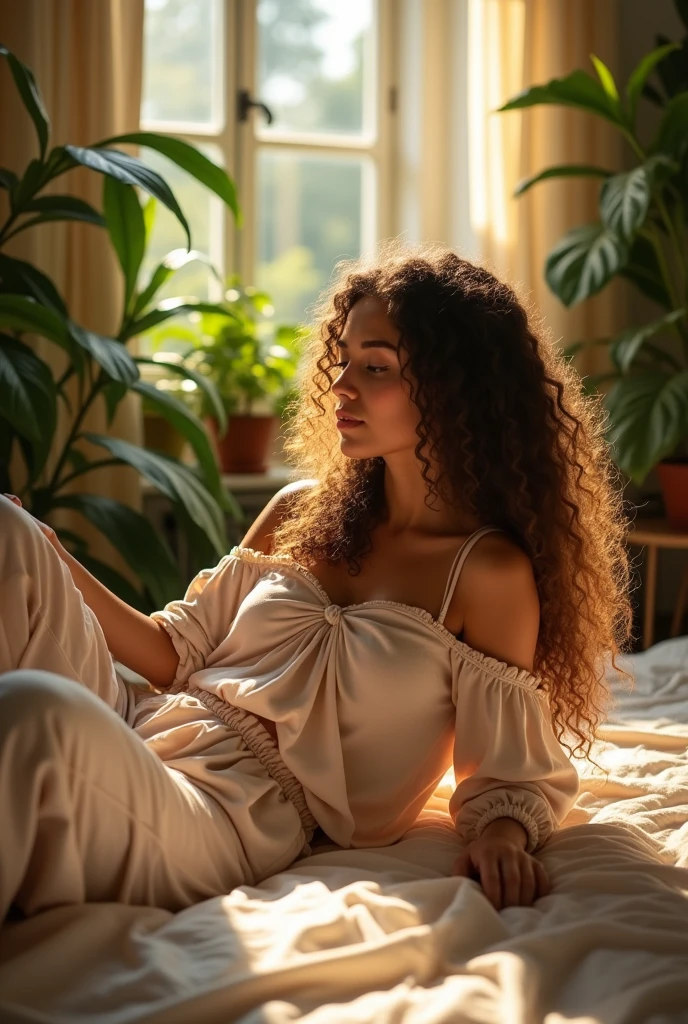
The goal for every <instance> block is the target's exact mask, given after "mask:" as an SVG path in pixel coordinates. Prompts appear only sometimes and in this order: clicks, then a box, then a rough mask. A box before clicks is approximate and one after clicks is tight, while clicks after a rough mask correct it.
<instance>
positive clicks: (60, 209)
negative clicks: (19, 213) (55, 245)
mask: <svg viewBox="0 0 688 1024" xmlns="http://www.w3.org/2000/svg"><path fill="white" fill-rule="evenodd" d="M24 210H25V211H26V213H37V214H39V216H38V217H34V218H33V219H32V220H31V221H28V222H27V223H26V224H24V225H23V227H27V226H28V225H29V224H43V223H44V222H46V221H52V220H78V221H83V222H84V223H86V224H95V225H96V227H99V228H102V227H104V226H105V220H104V219H103V216H102V214H100V213H98V211H97V210H96V209H95V207H93V206H91V204H90V203H87V202H85V201H84V200H83V199H77V197H76V196H36V197H35V198H34V199H31V200H30V201H29V202H28V203H26V204H25V206H24Z"/></svg>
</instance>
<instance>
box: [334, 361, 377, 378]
mask: <svg viewBox="0 0 688 1024" xmlns="http://www.w3.org/2000/svg"><path fill="white" fill-rule="evenodd" d="M347 362H348V360H347ZM346 365H347V363H346V362H343V363H335V364H334V368H335V369H337V370H339V369H341V367H343V366H346ZM386 369H387V367H386V366H366V370H379V371H380V372H381V373H383V372H384V371H385V370H386ZM374 376H377V374H374Z"/></svg>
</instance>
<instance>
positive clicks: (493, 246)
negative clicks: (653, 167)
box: [467, 0, 626, 375]
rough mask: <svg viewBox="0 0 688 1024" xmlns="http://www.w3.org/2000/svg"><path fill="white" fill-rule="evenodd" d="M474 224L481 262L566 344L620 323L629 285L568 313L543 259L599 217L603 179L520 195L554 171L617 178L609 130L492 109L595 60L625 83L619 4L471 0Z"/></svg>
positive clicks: (589, 366)
mask: <svg viewBox="0 0 688 1024" xmlns="http://www.w3.org/2000/svg"><path fill="white" fill-rule="evenodd" d="M468 2H469V8H468V37H469V38H468V47H467V52H468V61H469V67H468V75H467V79H468V95H467V101H468V112H467V113H468V149H469V156H468V159H469V177H470V195H471V202H470V220H471V227H472V231H473V233H474V237H475V238H476V243H477V246H478V249H479V252H480V255H481V256H482V257H483V258H484V259H485V260H486V261H487V262H488V264H489V265H490V266H491V267H492V269H493V270H494V271H495V273H497V274H504V276H505V277H507V278H508V280H509V281H511V282H512V283H514V284H520V285H521V287H522V292H523V293H524V294H526V295H529V297H530V299H531V301H532V302H533V303H534V305H535V307H536V308H537V309H538V310H539V311H540V312H541V313H542V315H543V317H544V318H545V321H546V324H547V325H548V327H549V328H550V329H551V330H552V332H553V335H554V337H555V338H557V339H561V342H562V344H564V345H565V344H568V343H570V342H572V341H575V340H577V339H579V338H593V337H598V336H604V335H609V334H611V333H613V332H615V331H616V330H619V329H620V328H621V327H623V326H624V325H625V324H624V319H623V316H624V308H625V302H626V291H625V285H624V284H623V283H622V282H619V281H615V282H613V283H612V284H611V285H610V286H608V287H607V288H606V289H605V290H604V291H603V292H602V293H601V294H600V295H598V296H596V297H595V298H593V299H591V300H589V301H587V302H584V303H582V304H580V305H578V306H576V307H574V308H573V309H570V310H567V309H566V308H565V307H564V306H563V305H562V304H561V302H560V301H559V300H558V299H557V298H556V296H554V295H553V294H552V292H551V291H550V290H549V288H548V287H547V284H546V283H545V280H544V263H545V258H546V256H547V253H548V252H549V251H550V249H551V248H552V247H553V245H554V244H555V243H556V242H557V241H558V239H559V238H560V237H561V236H562V235H563V234H565V232H566V231H568V230H569V229H570V228H573V227H576V226H577V225H579V224H583V223H586V222H589V221H593V220H597V219H598V213H597V195H598V190H599V181H598V180H595V179H589V180H585V179H580V178H563V179H559V180H556V179H555V180H552V181H545V182H542V183H539V184H538V185H535V186H534V187H533V189H532V190H531V191H530V192H527V193H526V194H525V195H523V196H522V197H520V198H518V199H514V198H512V197H513V191H514V188H515V186H516V185H517V183H518V182H519V180H520V179H521V178H523V177H526V176H527V175H530V174H533V173H535V172H536V171H538V170H541V169H544V168H545V167H549V166H552V165H554V164H566V163H591V164H597V165H600V166H602V167H607V168H609V169H610V170H613V171H614V170H621V167H622V164H621V161H622V149H621V141H620V135H619V133H618V132H616V131H615V130H614V128H613V126H612V125H608V124H607V123H606V122H604V121H601V120H600V119H599V118H596V117H593V116H591V115H588V114H585V113H583V112H582V111H577V110H574V109H572V108H569V107H559V106H556V107H555V106H544V105H543V106H539V107H535V108H532V109H530V110H526V111H523V112H521V111H509V112H506V113H503V114H497V113H491V112H492V111H494V110H496V109H497V108H498V107H500V106H501V105H502V104H503V103H505V102H506V100H508V99H511V98H512V97H513V96H515V95H516V94H517V93H518V92H521V91H522V90H523V89H525V88H527V87H529V86H531V85H541V84H543V83H545V82H547V81H549V80H550V79H551V78H559V77H562V76H564V75H566V74H568V73H569V72H571V71H573V70H574V69H576V68H582V69H583V70H586V71H589V72H590V73H591V74H594V70H593V67H592V64H591V62H590V54H591V53H594V54H596V55H597V56H598V57H600V58H601V59H602V60H603V61H604V62H605V63H606V64H607V65H608V66H609V67H610V69H611V71H612V73H613V74H614V75H615V77H616V78H617V81H618V34H619V13H620V12H619V7H618V0H604V3H600V2H599V0H468ZM607 360H608V357H607V355H606V352H605V351H604V350H603V349H599V348H594V349H589V350H587V351H586V352H584V353H580V354H579V356H578V357H577V358H576V366H577V367H578V370H579V372H580V373H582V374H584V375H585V374H589V373H596V372H600V371H602V370H604V369H606V368H607V367H608V361H607Z"/></svg>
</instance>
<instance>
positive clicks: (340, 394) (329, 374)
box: [0, 247, 632, 916]
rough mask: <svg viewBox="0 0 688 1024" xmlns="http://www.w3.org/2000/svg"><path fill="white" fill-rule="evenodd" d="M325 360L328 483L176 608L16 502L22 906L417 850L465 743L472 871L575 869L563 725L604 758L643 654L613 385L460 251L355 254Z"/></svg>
mask: <svg viewBox="0 0 688 1024" xmlns="http://www.w3.org/2000/svg"><path fill="white" fill-rule="evenodd" d="M302 368H303V372H302V383H301V399H300V402H299V404H298V408H297V409H296V410H295V415H294V417H293V419H292V420H291V425H290V428H289V435H288V437H287V441H286V450H287V453H288V454H289V455H291V457H292V461H293V462H294V463H295V464H296V466H297V467H298V468H299V469H300V470H301V472H302V475H303V476H304V479H303V480H301V481H300V482H299V483H297V484H291V485H289V486H287V487H284V488H283V489H282V490H281V491H280V492H279V493H278V494H277V495H276V496H275V498H274V499H273V500H272V501H271V502H270V503H269V504H268V506H267V508H266V509H265V510H264V512H263V513H262V514H261V515H260V516H259V517H258V519H257V520H256V521H255V523H254V524H253V525H252V526H251V528H250V529H249V531H248V533H247V534H246V536H245V537H244V538H243V540H242V543H241V545H239V546H238V547H235V548H233V549H232V551H231V552H230V554H229V555H227V556H225V557H224V558H223V559H222V560H221V561H220V563H219V564H218V565H217V566H216V567H215V568H214V569H208V570H204V571H203V572H201V573H200V574H199V575H198V576H197V577H196V578H195V579H194V580H193V581H192V583H191V584H190V586H189V589H188V591H187V593H186V596H185V598H184V600H180V601H173V602H171V603H170V604H168V605H167V606H166V608H165V609H164V610H162V611H159V612H155V613H153V614H152V615H151V616H150V617H148V616H145V615H143V614H141V613H139V612H137V611H135V610H133V609H131V608H129V607H128V606H127V605H125V604H124V603H123V602H121V601H120V600H118V599H117V598H116V597H114V596H113V595H112V594H111V593H109V592H108V591H107V589H106V588H105V587H103V586H102V585H101V584H100V583H99V582H97V581H96V580H95V579H94V578H93V577H92V576H90V575H89V573H88V572H87V571H86V570H85V569H84V568H83V567H82V566H81V565H80V564H79V563H78V562H77V561H76V559H74V558H73V557H72V556H71V555H70V554H69V553H68V552H67V551H65V549H64V548H63V547H62V546H61V544H60V543H59V541H58V540H57V538H56V537H55V535H54V533H53V532H52V531H51V530H49V528H48V527H46V526H44V525H43V524H38V523H37V522H36V521H35V520H34V519H33V518H32V517H31V516H30V515H28V514H27V513H26V512H25V511H23V510H22V509H20V508H18V507H16V504H17V501H16V500H15V501H14V502H13V501H11V500H8V499H7V498H5V499H0V513H1V514H2V530H1V531H0V532H1V537H2V540H1V541H0V559H1V562H0V579H2V591H1V600H2V608H1V611H2V615H1V616H0V618H1V619H2V626H1V627H0V671H1V672H5V673H7V674H6V675H4V676H3V677H2V678H1V679H0V700H1V702H2V708H1V709H0V728H1V729H2V747H1V750H2V755H1V756H2V761H1V764H0V786H1V792H0V802H1V804H2V806H3V808H4V809H5V810H4V814H5V818H8V817H9V821H6V823H5V826H6V827H5V829H4V837H3V839H2V842H1V846H0V848H1V854H0V857H1V868H2V870H1V871H0V911H1V912H2V914H3V916H4V914H5V913H6V912H7V910H8V908H9V907H10V906H11V905H12V904H14V907H15V908H16V909H18V910H19V911H20V912H22V913H24V914H30V913H35V912H36V911H38V910H41V909H44V908H47V907H49V906H52V905H55V904H56V903H64V902H78V901H82V900H116V901H121V902H131V903H143V904H152V905H158V906H162V907H166V908H168V909H171V910H177V909H181V908H182V907H185V906H189V905H190V904H192V903H195V902H198V901H200V900H202V899H204V898H207V897H210V896H214V895H219V894H221V893H225V892H227V891H228V890H229V889H231V888H232V887H233V886H236V885H241V884H255V883H256V882H258V881H260V880H261V879H263V878H265V877H267V876H268V875H269V874H272V873H275V872H277V871H280V870H283V869H285V868H286V867H288V865H289V864H291V863H293V861H294V860H295V859H297V858H299V857H300V856H303V855H305V854H308V853H309V852H310V849H311V847H310V845H309V844H310V842H311V841H312V839H313V837H314V835H315V833H316V831H317V832H318V834H319V835H324V836H325V837H327V838H329V839H330V840H332V841H334V842H335V843H337V844H339V845H340V846H342V847H363V846H368V847H370V846H383V845H387V844H390V843H394V842H396V841H397V840H398V839H400V838H401V837H402V836H403V835H404V833H405V832H406V831H407V830H408V828H409V827H410V826H411V825H412V824H413V822H414V820H416V818H417V816H418V814H419V812H420V811H421V809H422V807H423V806H424V804H425V803H426V801H427V799H428V798H429V796H430V795H431V794H432V792H433V790H434V789H435V787H436V785H437V783H438V781H439V780H440V778H441V777H442V776H443V775H444V773H445V771H446V769H447V767H448V766H449V764H451V763H452V761H453V765H454V770H455V774H456V782H457V785H456V789H455V791H454V793H453V795H452V798H451V802H450V805H449V809H450V812H451V815H452V819H453V821H454V826H455V828H456V831H457V834H458V836H459V838H460V839H461V841H462V843H463V849H462V852H461V854H460V855H459V857H458V858H457V861H456V863H455V865H454V868H453V870H454V873H456V874H464V875H471V876H472V877H474V878H475V879H476V880H478V881H479V882H480V884H481V885H482V888H483V890H484V892H485V894H486V896H487V897H488V898H489V899H490V900H491V902H492V903H493V905H494V906H495V907H496V908H498V909H500V908H501V907H504V906H512V905H519V904H520V905H526V906H527V905H530V904H532V902H533V901H534V900H535V899H536V898H538V897H539V896H543V895H545V894H546V892H547V891H548V887H549V882H548V879H547V877H546V874H545V872H544V869H543V867H542V865H541V863H540V862H539V861H538V860H537V859H536V858H535V857H534V856H533V855H534V853H535V852H536V851H538V850H540V849H541V848H542V846H543V844H544V843H545V842H546V841H547V839H548V837H549V836H550V835H551V833H552V831H553V830H554V829H555V828H556V827H557V826H558V824H559V823H560V822H561V821H562V820H563V818H564V817H565V816H566V814H567V813H568V811H569V810H570V808H571V807H572V806H573V803H574V802H575V799H576V796H577V793H578V789H579V783H578V775H577V772H576V769H575V767H574V766H573V764H572V763H571V761H570V760H569V758H568V757H567V755H566V753H565V752H564V749H563V745H562V744H563V743H564V742H565V741H564V736H565V735H567V736H568V738H569V739H570V740H572V741H574V743H575V744H576V745H575V747H572V746H571V745H570V744H568V743H567V744H566V745H567V747H568V752H569V754H571V755H577V754H578V752H579V751H580V750H581V749H583V750H584V751H585V752H586V754H589V752H590V746H591V743H592V739H593V736H594V729H595V726H596V724H597V722H598V721H599V716H600V715H602V714H603V713H604V712H605V710H606V706H607V705H606V704H605V702H606V701H608V697H609V694H608V693H607V690H606V688H605V685H604V666H605V664H606V661H607V659H608V657H609V655H610V654H611V656H612V664H613V665H614V667H615V668H616V669H617V671H619V672H621V673H622V674H625V675H628V674H627V673H624V672H623V669H622V668H620V667H619V666H618V665H617V664H616V662H615V661H614V658H615V656H616V654H617V653H619V652H620V651H621V650H622V647H621V645H622V644H623V643H624V642H625V641H626V640H627V639H628V638H629V633H630V626H631V621H632V620H631V607H630V601H629V596H628V563H627V557H626V553H625V547H624V543H623V538H624V532H625V526H624V516H623V512H622V499H621V496H620V490H619V488H618V487H616V486H615V483H614V482H613V481H612V464H611V462H610V459H609V456H608V451H607V446H606V443H605V441H604V440H603V437H602V417H601V415H600V412H599V407H598V405H597V403H596V401H595V400H593V399H586V398H584V396H583V395H582V393H581V390H580V384H579V378H578V376H577V374H576V373H575V371H574V370H572V369H571V368H570V367H569V366H568V364H567V363H566V362H565V361H564V360H563V359H562V357H561V356H560V355H559V353H558V352H557V351H556V349H555V347H554V346H553V345H552V343H551V342H550V341H549V340H548V339H547V337H546V336H545V334H544V332H543V331H541V330H539V329H538V328H537V327H536V326H535V324H534V323H533V322H532V321H531V322H530V323H529V320H528V316H527V314H526V311H525V310H524V308H523V306H522V305H521V304H520V303H519V301H518V299H517V298H516V296H515V295H514V293H513V291H512V290H511V289H510V288H509V287H508V286H507V285H505V284H502V283H500V282H499V281H497V280H496V279H495V278H494V277H493V276H492V275H491V274H490V273H489V272H488V271H487V270H485V269H483V268H481V267H478V266H475V265H473V264H471V263H469V262H467V261H466V260H463V259H461V258H459V257H458V256H457V255H455V254H454V253H452V252H450V251H447V250H445V249H441V248H437V247H433V248H427V249H425V250H421V251H416V252H409V251H400V252H399V251H396V249H395V248H394V247H389V249H388V250H387V252H386V253H385V254H384V255H383V257H382V258H380V259H379V260H378V261H376V262H375V263H374V264H373V265H371V266H367V265H366V264H365V263H364V262H363V261H361V263H360V264H347V265H344V266H343V267H342V268H341V272H340V274H339V278H338V280H337V281H336V282H335V283H334V285H333V287H332V289H331V294H330V296H329V297H328V298H326V299H325V300H324V302H323V306H322V308H321V310H320V317H319V329H318V330H317V331H315V332H314V335H313V338H312V341H311V343H310V348H309V350H308V351H307V352H305V354H304V359H303V363H302ZM46 538H47V539H46ZM113 657H114V659H116V660H118V661H120V662H122V663H123V664H125V665H127V666H129V667H130V668H131V669H133V670H134V671H136V672H138V673H139V674H141V675H142V676H144V677H145V678H146V679H147V680H149V681H150V682H151V684H152V685H153V686H154V687H155V689H156V690H157V691H161V692H154V693H150V692H148V693H145V692H144V693H141V692H138V693H137V691H136V690H135V688H134V687H132V686H129V685H127V684H126V683H125V682H124V681H123V680H122V679H121V678H120V677H119V676H118V674H117V673H116V672H115V669H114V666H113V660H112V659H113ZM12 670H14V671H12ZM79 684H81V685H79Z"/></svg>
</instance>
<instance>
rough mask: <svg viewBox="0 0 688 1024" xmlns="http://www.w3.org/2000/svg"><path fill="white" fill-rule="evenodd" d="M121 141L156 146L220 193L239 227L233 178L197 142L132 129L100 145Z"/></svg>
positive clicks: (197, 178)
mask: <svg viewBox="0 0 688 1024" xmlns="http://www.w3.org/2000/svg"><path fill="white" fill-rule="evenodd" d="M119 143H131V144H133V145H136V146H147V147H148V148H149V149H155V150H157V152H158V153H162V155H163V156H166V157H167V158H168V159H169V160H172V161H173V162H174V163H175V164H177V166H178V167H181V169H182V170H183V171H186V172H187V174H190V175H192V177H194V178H196V180H197V181H200V183H201V184H202V185H205V186H206V188H209V189H210V190H211V192H214V193H215V195H217V196H219V197H220V199H222V201H223V202H224V203H226V205H227V206H228V207H229V208H230V210H231V211H232V213H233V214H234V218H235V220H236V223H237V227H241V211H240V209H239V203H238V201H237V195H236V189H235V187H234V182H233V181H232V179H231V178H230V177H229V176H228V175H227V173H226V171H224V170H223V169H222V167H218V165H217V164H214V163H213V162H212V160H209V159H208V157H207V156H205V154H203V153H201V151H200V150H198V149H196V147H195V146H191V145H189V143H188V142H182V140H181V139H177V138H173V137H172V136H170V135H158V134H157V133H154V132H130V133H129V134H127V135H115V136H114V137H113V138H111V139H104V140H103V141H102V142H99V143H97V145H98V146H115V145H118V144H119Z"/></svg>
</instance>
